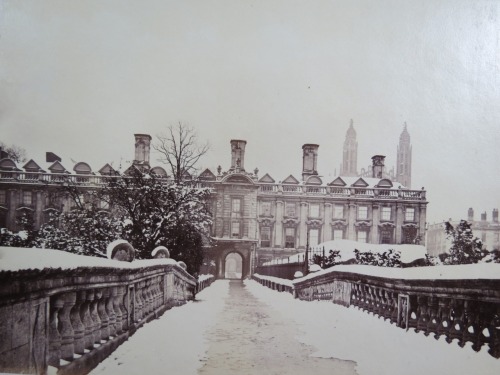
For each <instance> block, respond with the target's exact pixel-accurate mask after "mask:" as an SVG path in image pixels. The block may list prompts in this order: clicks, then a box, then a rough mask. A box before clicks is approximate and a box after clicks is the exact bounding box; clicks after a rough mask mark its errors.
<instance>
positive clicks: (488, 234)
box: [426, 207, 500, 256]
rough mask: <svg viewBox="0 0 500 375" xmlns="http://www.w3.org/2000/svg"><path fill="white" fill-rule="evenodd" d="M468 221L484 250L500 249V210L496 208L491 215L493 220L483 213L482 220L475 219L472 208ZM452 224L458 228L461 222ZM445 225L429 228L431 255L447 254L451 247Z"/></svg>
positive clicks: (429, 226) (435, 225)
mask: <svg viewBox="0 0 500 375" xmlns="http://www.w3.org/2000/svg"><path fill="white" fill-rule="evenodd" d="M467 221H468V222H469V223H471V224H472V226H471V229H472V233H473V236H474V237H478V238H479V239H480V240H481V241H482V243H483V249H486V250H489V251H491V250H498V249H500V223H499V222H498V208H494V209H493V211H492V213H491V220H488V215H487V213H486V212H483V213H481V219H480V220H475V219H474V209H473V208H472V207H471V208H469V210H468V212H467ZM450 223H451V224H452V225H453V226H456V225H457V224H458V223H460V221H453V220H451V219H450ZM444 228H445V226H444V223H435V224H430V225H428V227H427V236H426V247H427V251H428V252H429V254H430V255H433V256H437V255H439V254H444V253H446V252H447V251H448V250H449V249H450V247H451V241H450V240H449V239H448V238H446V233H445V231H444Z"/></svg>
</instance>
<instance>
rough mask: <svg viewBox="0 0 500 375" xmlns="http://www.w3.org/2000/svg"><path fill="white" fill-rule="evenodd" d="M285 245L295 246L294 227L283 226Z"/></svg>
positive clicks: (288, 246)
mask: <svg viewBox="0 0 500 375" xmlns="http://www.w3.org/2000/svg"><path fill="white" fill-rule="evenodd" d="M285 247H286V248H294V247H295V228H285Z"/></svg>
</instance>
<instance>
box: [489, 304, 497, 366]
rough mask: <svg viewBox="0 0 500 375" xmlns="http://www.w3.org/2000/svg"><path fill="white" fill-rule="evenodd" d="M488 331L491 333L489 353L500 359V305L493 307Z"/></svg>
mask: <svg viewBox="0 0 500 375" xmlns="http://www.w3.org/2000/svg"><path fill="white" fill-rule="evenodd" d="M489 317H490V319H488V320H489V324H488V331H489V333H490V338H489V349H488V353H489V354H490V355H492V356H493V357H495V358H500V329H499V328H498V327H500V305H498V304H496V306H492V308H491V314H490V316H489Z"/></svg>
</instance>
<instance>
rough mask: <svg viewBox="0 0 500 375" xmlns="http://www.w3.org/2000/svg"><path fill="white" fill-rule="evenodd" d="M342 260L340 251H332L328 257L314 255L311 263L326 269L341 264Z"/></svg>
mask: <svg viewBox="0 0 500 375" xmlns="http://www.w3.org/2000/svg"><path fill="white" fill-rule="evenodd" d="M340 258H341V256H340V250H330V252H329V254H328V255H319V254H313V256H312V259H311V261H312V264H318V265H320V266H321V267H322V268H325V269H326V268H330V267H333V266H335V265H337V264H339V263H340Z"/></svg>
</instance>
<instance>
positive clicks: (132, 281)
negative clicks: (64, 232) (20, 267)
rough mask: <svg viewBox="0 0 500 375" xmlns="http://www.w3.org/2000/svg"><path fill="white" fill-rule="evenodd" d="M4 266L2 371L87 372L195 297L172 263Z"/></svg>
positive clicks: (190, 281)
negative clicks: (137, 333)
mask: <svg viewBox="0 0 500 375" xmlns="http://www.w3.org/2000/svg"><path fill="white" fill-rule="evenodd" d="M140 262H143V261H136V262H134V264H135V263H137V264H138V266H137V267H136V268H123V269H122V268H94V267H79V268H76V269H71V270H61V269H52V268H51V269H42V270H28V271H17V272H10V271H4V272H0V320H1V321H2V323H3V324H2V327H3V328H2V338H1V341H2V345H1V347H0V371H3V372H15V373H18V372H22V373H40V374H45V373H47V369H48V366H53V367H55V368H57V369H58V374H75V373H78V374H84V373H88V372H89V371H90V370H91V369H92V368H94V367H95V366H96V365H97V364H98V363H99V362H101V361H102V360H103V359H104V358H106V357H107V356H108V355H110V354H111V353H112V352H113V351H114V350H115V349H116V347H117V346H118V345H120V344H121V343H122V342H123V341H125V340H127V338H128V337H129V336H130V335H131V334H133V333H134V332H135V331H136V330H137V329H138V328H140V327H141V326H142V325H143V324H144V323H146V322H148V321H149V320H151V319H153V318H156V317H158V316H160V315H161V314H163V313H164V312H165V311H166V310H167V309H169V308H171V307H172V306H177V305H181V304H184V303H185V302H186V301H187V300H191V299H193V298H194V293H195V288H196V281H195V279H194V278H193V277H192V276H191V275H189V274H188V273H187V272H186V271H185V270H184V269H182V268H181V267H179V266H177V265H175V264H156V265H150V266H144V267H142V266H140V265H141V263H140Z"/></svg>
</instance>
